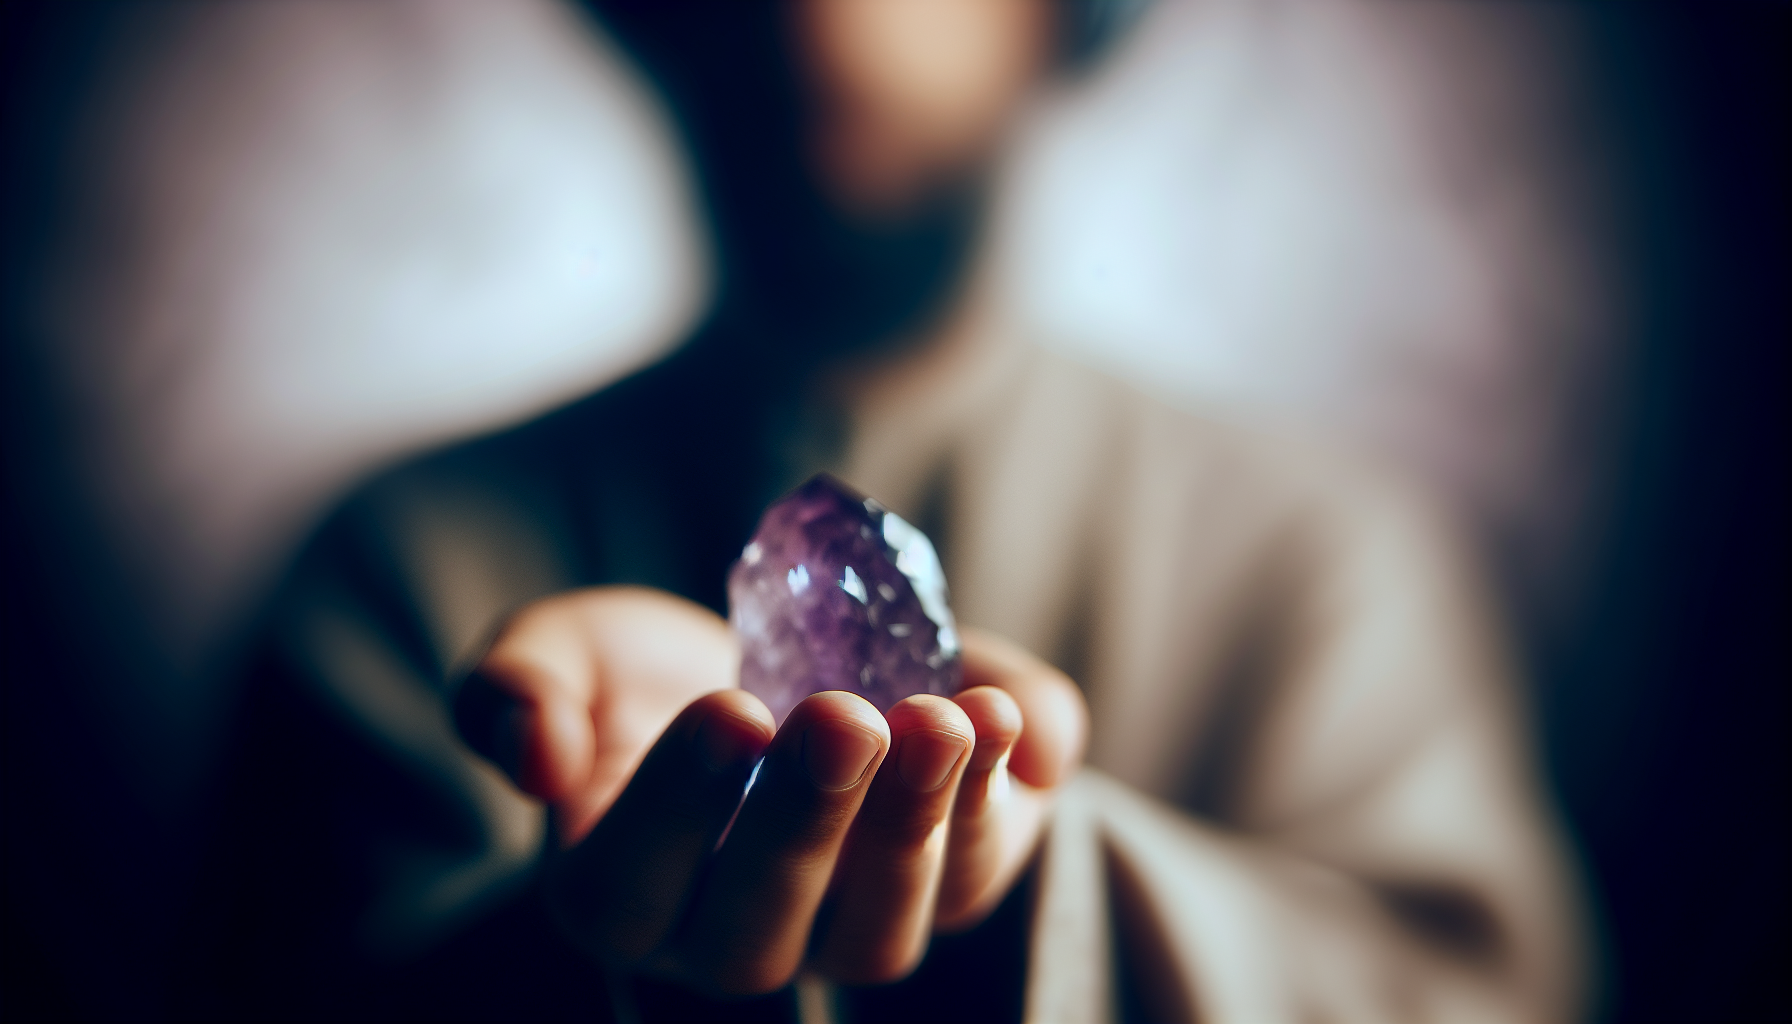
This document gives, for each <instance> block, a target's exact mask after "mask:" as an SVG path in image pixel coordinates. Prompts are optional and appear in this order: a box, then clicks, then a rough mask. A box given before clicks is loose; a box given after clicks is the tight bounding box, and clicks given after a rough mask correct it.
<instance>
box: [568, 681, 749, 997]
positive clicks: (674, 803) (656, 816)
mask: <svg viewBox="0 0 1792 1024" xmlns="http://www.w3.org/2000/svg"><path fill="white" fill-rule="evenodd" d="M771 738H772V717H771V713H770V712H769V711H767V710H766V708H765V705H764V704H762V703H761V702H760V701H759V699H758V698H757V697H754V696H752V695H751V694H748V693H745V692H742V691H740V690H725V691H722V692H720V693H713V694H710V695H708V696H706V697H701V698H699V699H698V700H696V701H694V702H692V704H691V705H690V706H689V707H687V708H686V709H685V710H684V711H683V712H681V713H680V714H679V715H678V717H677V718H675V719H673V721H672V724H671V725H670V726H669V727H667V729H666V731H665V734H664V735H662V736H661V737H660V739H659V741H658V742H657V743H655V744H654V745H653V747H652V749H651V750H649V751H648V754H647V757H646V759H645V760H643V761H642V762H641V767H640V768H639V769H638V770H637V771H636V772H635V775H634V778H633V779H632V780H631V781H630V782H629V784H628V786H627V788H625V789H624V790H623V791H622V795H621V796H620V797H618V798H617V800H616V802H615V804H614V805H613V806H611V808H610V809H609V812H608V813H607V814H605V815H604V817H603V819H602V820H601V821H599V822H598V823H597V825H596V826H595V827H594V828H593V829H592V831H591V834H590V835H589V836H587V837H586V838H585V840H584V842H582V843H580V844H579V845H578V846H577V847H575V848H574V849H572V850H570V851H567V853H566V854H564V855H563V856H561V857H560V858H558V859H557V860H556V861H555V863H554V865H553V867H552V869H551V871H550V876H549V877H550V881H549V885H550V903H551V905H552V906H553V908H554V911H555V913H556V915H557V916H558V917H559V918H560V920H561V923H562V924H563V925H564V926H565V927H566V929H567V931H568V932H569V933H570V934H571V935H573V936H574V937H575V938H577V939H578V940H579V942H580V943H581V944H582V945H583V946H584V947H585V948H586V949H587V950H588V951H590V952H592V953H593V954H595V955H597V956H599V957H601V958H604V959H606V960H608V961H610V962H613V963H621V964H624V965H633V964H636V963H639V962H640V961H641V960H642V959H643V958H644V957H647V956H648V954H649V953H650V952H652V951H653V950H654V949H655V948H656V947H658V946H660V945H661V944H662V943H663V942H665V940H666V938H667V936H668V935H669V934H670V933H671V931H672V929H673V926H674V925H675V924H676V923H677V921H678V918H679V915H680V913H681V912H682V911H683V908H684V906H685V904H686V902H687V900H688V898H689V895H690V893H691V891H692V889H693V886H694V884H695V881H696V879H697V876H698V874H699V872H700V871H701V869H702V866H703V863H704V861H705V860H706V859H707V858H708V856H709V854H710V852H711V851H712V850H714V849H715V844H716V841H717V839H719V838H720V837H721V835H722V830H723V829H724V828H726V827H727V825H728V819H729V818H730V817H732V816H733V814H734V811H735V808H736V806H737V805H738V804H739V802H740V795H741V791H742V790H743V789H744V788H745V787H746V783H747V778H748V775H749V774H750V773H751V772H752V769H753V765H754V764H755V763H756V762H757V761H758V760H759V757H760V755H761V754H762V753H763V752H764V750H765V748H766V745H767V744H768V743H769V742H770V741H771Z"/></svg>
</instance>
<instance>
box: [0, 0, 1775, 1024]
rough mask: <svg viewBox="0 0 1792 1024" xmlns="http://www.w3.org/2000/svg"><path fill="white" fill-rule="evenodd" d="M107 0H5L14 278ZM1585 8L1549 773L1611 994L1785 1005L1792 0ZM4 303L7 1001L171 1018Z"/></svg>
mask: <svg viewBox="0 0 1792 1024" xmlns="http://www.w3.org/2000/svg"><path fill="white" fill-rule="evenodd" d="M96 10H97V11H98V12H99V13H95V12H96ZM107 10H108V8H106V7H100V8H92V7H89V8H85V9H83V10H82V11H81V12H80V13H77V14H69V13H67V12H66V11H63V12H62V13H57V14H53V15H52V14H46V13H45V8H43V7H41V6H23V5H20V4H17V3H6V4H5V5H4V6H0V118H3V119H4V122H3V123H0V161H3V162H0V214H3V218H4V219H3V220H0V246H3V247H4V249H3V252H0V275H3V278H0V296H4V297H5V298H6V299H8V300H12V299H16V298H17V296H18V295H19V294H21V291H23V290H26V289H29V287H30V282H31V277H32V273H31V271H32V266H33V262H32V261H33V258H34V253H36V252H37V251H39V250H38V249H37V245H38V242H39V240H40V239H41V233H42V231H43V230H44V229H45V227H46V225H47V223H49V220H48V219H47V218H49V219H53V213H54V197H55V194H56V187H55V186H56V180H57V179H56V174H57V167H58V154H59V152H60V151H59V149H58V145H59V139H60V138H61V136H60V134H59V132H60V131H61V128H60V126H61V125H62V124H64V122H65V121H66V117H65V114H66V112H67V111H68V110H69V109H71V107H72V106H73V105H78V102H79V97H80V95H81V94H82V92H83V90H84V89H85V88H86V87H87V86H89V85H90V84H91V82H92V80H93V70H92V69H93V68H94V67H96V66H98V65H100V64H103V60H101V59H100V57H99V55H100V54H103V53H104V52H105V51H106V41H107V40H108V39H109V38H113V37H114V34H115V32H116V25H117V21H118V19H117V18H115V17H113V16H112V15H111V14H108V13H106V12H107ZM1584 12H1585V14H1586V15H1587V25H1588V29H1589V31H1588V35H1587V43H1588V47H1587V53H1588V62H1587V66H1586V70H1587V75H1588V79H1589V82H1590V84H1591V86H1592V89H1593V101H1594V102H1593V110H1594V112H1595V115H1596V116H1595V117H1594V123H1593V124H1592V125H1591V132H1592V134H1593V136H1594V138H1592V139H1591V140H1590V141H1592V142H1593V143H1594V144H1595V145H1596V146H1598V147H1601V148H1602V149H1603V150H1604V152H1605V155H1606V162H1607V163H1609V166H1610V167H1611V168H1613V170H1614V174H1613V178H1614V185H1615V192H1614V194H1613V195H1612V196H1611V200H1612V202H1613V205H1614V210H1615V213H1616V217H1615V223H1616V225H1617V230H1616V234H1615V237H1614V238H1613V239H1612V243H1613V253H1614V257H1615V260H1616V264H1617V267H1618V270H1619V272H1620V277H1621V280H1622V282H1623V288H1624V300H1625V302H1626V304H1627V310H1628V312H1627V325H1628V327H1627V330H1626V332H1625V336H1624V337H1623V339H1622V341H1623V345H1622V348H1621V351H1620V353H1619V357H1618V361H1617V367H1616V372H1617V374H1618V378H1619V379H1618V381H1617V387H1616V391H1617V394H1618V396H1619V401H1618V403H1617V406H1616V408H1617V412H1616V414H1615V416H1616V419H1615V422H1614V423H1613V424H1612V425H1611V433H1612V436H1613V437H1614V438H1615V442H1614V444H1613V446H1612V452H1613V454H1612V459H1613V462H1612V465H1611V467H1610V472H1608V473H1607V474H1605V476H1604V479H1605V481H1606V493H1605V494H1604V495H1603V501H1602V502H1601V503H1600V506H1599V509H1600V510H1599V512H1598V513H1597V515H1598V522H1597V524H1596V528H1595V529H1594V530H1593V531H1591V536H1593V537H1594V538H1595V550H1594V551H1593V552H1592V571H1591V574H1590V581H1589V584H1588V586H1587V588H1586V590H1585V591H1584V593H1583V595H1582V597H1581V599H1580V600H1579V601H1578V602H1577V604H1576V606H1575V610H1574V611H1573V612H1572V614H1570V615H1569V616H1568V617H1567V618H1566V619H1564V620H1562V621H1560V622H1558V623H1557V624H1556V625H1555V626H1554V627H1552V628H1550V629H1549V630H1547V631H1546V632H1545V633H1543V634H1542V635H1540V636H1538V637H1536V638H1535V639H1534V642H1533V643H1532V646H1531V652H1530V653H1531V656H1532V663H1533V668H1534V675H1535V678H1536V680H1537V691H1536V693H1537V698H1536V703H1537V707H1538V710H1539V713H1540V715H1541V717H1542V721H1543V726H1544V741H1545V754H1546V758H1547V764H1548V770H1549V773H1550V776H1551V778H1552V780H1553V782H1554V784H1555V786H1556V790H1557V794H1558V798H1559V800H1560V801H1561V803H1562V806H1563V808H1564V810H1565V811H1566V813H1567V816H1568V818H1569V821H1570V826H1571V828H1572V830H1573V832H1574V834H1575V837H1576V840H1577V842H1578V844H1579V847H1580V850H1581V853H1582V857H1583V860H1584V863H1585V867H1586V871H1587V875H1588V877H1589V879H1590V883H1591V887H1592V889H1593V896H1594V900H1595V903H1596V907H1597V910H1598V913H1599V918H1600V921H1601V928H1602V933H1603V934H1602V945H1603V951H1604V953H1603V955H1604V960H1605V963H1604V979H1605V980H1604V986H1603V1001H1602V1007H1603V1013H1602V1016H1604V1017H1605V1018H1606V1019H1610V1020H1613V1021H1645V1020H1676V1021H1686V1020H1732V1021H1742V1020H1769V1019H1782V1018H1785V1017H1787V1016H1789V1015H1792V1014H1789V1013H1788V1011H1787V1005H1788V999H1787V996H1786V994H1785V992H1784V990H1783V981H1784V979H1785V978H1786V976H1787V970H1786V967H1787V963H1788V958H1787V925H1786V920H1787V913H1788V907H1787V886H1786V876H1787V874H1788V865H1792V850H1788V844H1787V835H1786V832H1787V828H1786V826H1787V817H1788V810H1789V808H1788V791H1787V781H1786V780H1787V779H1788V778H1789V777H1792V771H1789V770H1788V769H1789V768H1792V766H1789V765H1788V764H1787V763H1786V762H1787V760H1788V758H1787V740H1788V729H1787V725H1788V722H1787V706H1786V695H1787V689H1788V684H1789V683H1792V671H1789V670H1788V669H1789V667H1792V666H1789V665H1788V658H1787V639H1786V637H1787V634H1788V632H1789V631H1792V614H1789V613H1792V601H1789V599H1788V595H1789V589H1792V588H1789V587H1788V581H1789V580H1792V562H1789V559H1788V550H1787V541H1786V536H1787V533H1788V527H1789V526H1792V510H1789V509H1788V507H1787V500H1786V497H1787V496H1786V491H1787V487H1786V478H1787V475H1788V474H1787V468H1788V459H1787V445H1786V438H1787V437H1788V436H1789V435H1792V431H1789V430H1788V425H1787V423H1786V407H1787V392H1788V388H1787V384H1788V373H1787V366H1786V362H1787V360H1786V355H1787V350H1788V348H1789V347H1792V324H1789V323H1788V316H1787V312H1788V291H1789V290H1792V263H1789V260H1788V238H1789V236H1792V230H1789V223H1788V221H1789V213H1788V193H1789V192H1792V166H1788V163H1789V162H1788V160H1787V148H1788V137H1787V136H1788V123H1789V122H1792V110H1789V109H1788V102H1787V99H1788V97H1789V96H1792V81H1788V79H1789V77H1792V74H1789V70H1792V5H1786V4H1756V5H1741V4H1731V5H1702V6H1694V5H1690V4H1689V5H1677V6H1668V5H1657V6H1648V5H1631V4H1617V3H1612V4H1589V5H1586V6H1585V7H1584ZM14 308H15V307H13V306H12V305H11V303H10V301H9V303H8V307H7V309H8V313H9V314H10V313H11V311H12V310H13V309H14ZM4 323H5V325H6V327H7V329H8V333H7V336H6V337H5V338H4V339H0V343H3V344H4V357H5V358H4V361H3V362H0V367H4V372H5V374H6V376H7V379H6V380H5V381H4V382H0V383H3V386H4V391H3V392H0V395H3V400H4V403H5V406H6V408H5V409H4V410H3V413H4V415H3V416H0V429H4V430H5V431H6V435H7V436H6V437H5V438H4V442H5V446H4V451H5V457H6V460H7V465H6V466H5V481H6V492H5V495H4V502H5V504H4V511H3V515H4V517H5V518H4V519H3V520H0V554H3V555H4V561H0V586H3V587H4V593H3V594H0V771H3V773H4V774H3V775H0V800H3V803H0V856H3V857H4V860H3V861H0V881H3V883H4V890H3V892H0V896H3V902H0V915H3V916H0V944H3V947H0V1015H3V1016H4V1017H5V1018H7V1019H24V1018H27V1017H31V1018H43V1017H73V1016H117V1015H132V1016H154V1015H155V1013H156V1006H157V1004H158V1001H159V997H158V996H157V995H156V992H157V988H158V986H157V983H156V980H155V977H154V975H155V974H156V972H157V970H158V969H159V968H157V966H156V963H157V959H156V956H155V952H156V951H155V950H154V949H151V948H148V947H147V946H146V945H145V943H147V942H153V937H154V934H155V933H156V932H157V931H158V929H157V928H156V927H155V923H156V922H157V921H158V919H159V918H160V917H161V916H164V915H166V914H167V913H169V911H168V908H166V907H165V906H164V905H163V903H162V902H161V901H160V900H159V894H158V893H157V892H156V891H155V889H156V884H157V883H156V879H158V878H159V877H163V875H164V872H165V871H167V870H168V869H169V867H170V865H166V864H163V863H160V862H159V861H158V858H164V857H171V856H173V855H174V853H175V852H176V851H178V850H179V849H180V848H181V845H182V844H180V843H179V842H166V841H161V840H159V839H158V838H157V836H156V835H155V833H158V832H162V833H165V832H166V831H167V830H169V829H170V828H177V827H178V824H175V825H171V824H170V823H169V822H166V821H159V820H157V819H156V817H155V815H153V814H152V813H150V812H149V811H148V810H147V809H145V808H140V807H134V806H133V805H132V804H131V802H130V801H129V799H128V798H126V797H123V796H121V795H120V794H123V793H126V792H128V788H127V787H123V786H120V785H118V784H117V782H118V780H116V779H112V778H110V777H109V775H108V773H109V772H116V771H117V769H116V768H115V767H111V765H112V762H111V761H110V760H109V759H108V758H107V757H106V756H104V751H99V752H98V756H92V755H93V752H92V751H86V750H84V749H83V748H84V747H89V746H92V745H93V744H95V743H98V742H100V741H99V740H97V739H96V736H97V735H98V734H97V733H96V732H95V731H94V730H92V729H90V728H89V727H88V726H87V725H85V724H84V723H86V722H87V721H89V720H90V719H91V718H92V717H93V715H94V711H95V709H94V708H93V707H91V706H90V705H91V703H92V702H95V701H102V700H104V699H105V696H104V695H105V694H106V693H107V689H106V687H105V685H104V684H103V682H97V681H95V680H94V679H92V678H86V677H92V676H95V675H96V674H104V673H105V672H106V671H107V670H106V669H105V668H103V666H104V664H105V661H106V652H105V650H104V648H105V644H104V643H103V641H102V642H100V643H97V644H96V643H94V642H92V641H88V642H86V644H85V645H83V641H82V640H81V638H80V637H78V636H71V635H68V634H66V633H64V632H60V631H59V630H60V627H59V626H58V625H57V623H56V621H55V619H56V617H55V615H54V614H53V604H52V602H50V601H49V600H48V599H47V596H46V591H47V589H49V588H52V587H53V579H54V578H55V577H57V576H58V573H57V566H56V559H57V558H58V557H61V556H57V555H54V554H51V553H50V552H52V551H53V550H54V549H52V548H49V547H47V546H46V545H45V543H44V541H43V538H44V533H43V531H44V530H45V529H46V528H47V527H46V522H45V519H44V518H42V509H43V504H42V502H41V501H40V500H39V497H40V496H38V495H34V494H26V493H23V492H22V489H21V486H20V484H21V481H22V480H25V479H33V478H35V477H34V475H33V474H29V473H27V469H29V467H28V466H26V465H25V463H28V462H30V461H31V460H32V459H33V458H34V456H37V455H40V454H41V452H42V450H43V449H42V446H41V445H40V443H39V441H40V439H39V438H37V437H35V436H33V435H32V430H33V429H34V428H33V427H32V426H31V424H34V423H39V422H42V421H41V420H39V419H37V418H36V416H35V414H33V413H32V412H31V411H30V410H31V409H32V407H33V406H34V405H35V404H37V402H38V400H39V399H40V398H41V396H39V395H36V394H34V393H33V392H32V391H31V389H30V387H29V386H28V383H27V382H28V381H29V380H30V379H31V376H32V374H31V368H30V367H29V365H28V364H27V362H26V361H25V360H26V358H27V357H26V355H25V353H24V346H23V345H22V344H21V339H20V338H18V337H17V336H16V334H17V332H16V331H15V330H13V328H14V327H15V326H16V323H17V322H16V320H15V319H14V318H12V317H11V316H10V315H9V316H8V317H7V319H6V320H5V321H4ZM55 528H56V529H58V530H60V531H62V532H64V533H65V534H66V533H67V531H69V530H71V529H75V527H71V526H70V524H68V523H66V522H61V523H58V524H57V525H56V527H55ZM84 647H85V650H84ZM71 652H81V656H80V657H74V658H72V659H71V657H70V654H71ZM83 665H85V666H86V667H82V666H83ZM84 679H85V681H84ZM129 920H136V921H139V922H143V921H147V922H149V927H147V928H142V927H138V928H132V927H130V926H128V925H121V924H119V923H118V922H122V921H129ZM167 924H168V926H169V928H170V929H171V928H172V927H174V925H175V924H176V922H172V921H170V922H167Z"/></svg>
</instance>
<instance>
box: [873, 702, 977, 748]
mask: <svg viewBox="0 0 1792 1024" xmlns="http://www.w3.org/2000/svg"><path fill="white" fill-rule="evenodd" d="M884 719H885V720H886V721H887V722H889V725H890V735H891V737H892V742H894V741H895V739H898V738H900V737H902V736H905V735H907V734H908V733H911V732H919V731H924V730H925V731H931V732H944V733H950V734H952V735H954V736H959V737H962V738H963V739H964V741H965V742H966V743H967V744H969V743H973V742H975V741H976V738H977V727H976V723H974V722H973V721H972V720H971V716H970V715H969V714H967V713H966V712H965V710H964V708H962V707H960V706H959V705H958V704H957V703H956V702H955V701H952V700H948V699H947V698H945V697H939V696H935V695H934V694H931V693H917V694H915V695H914V696H912V697H908V698H905V699H904V700H902V701H900V702H898V703H897V704H896V706H895V707H893V708H891V709H890V710H889V711H888V712H885V714H884Z"/></svg>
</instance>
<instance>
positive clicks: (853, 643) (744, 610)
mask: <svg viewBox="0 0 1792 1024" xmlns="http://www.w3.org/2000/svg"><path fill="white" fill-rule="evenodd" d="M817 584H821V585H817ZM728 621H729V623H730V624H732V625H733V627H734V631H735V633H736V634H737V635H739V637H740V643H741V666H740V684H741V686H742V688H744V689H746V690H747V691H748V692H749V693H752V694H754V695H756V696H757V697H759V698H760V699H761V700H763V701H765V703H766V706H767V707H769V708H770V709H771V712H772V715H773V716H774V717H775V718H776V719H777V721H778V724H780V725H782V724H783V722H784V717H785V716H786V715H788V714H789V713H790V709H791V708H794V707H796V705H797V704H798V703H799V702H801V701H802V699H803V698H804V697H807V696H809V695H810V694H811V693H819V692H821V691H822V690H849V691H851V692H853V693H856V694H858V695H859V696H861V697H864V698H865V699H866V700H868V701H870V702H871V703H872V704H875V705H876V706H877V709H878V710H879V711H888V710H889V709H890V708H891V707H892V706H894V705H895V704H896V703H897V702H898V701H901V700H902V699H903V698H905V697H909V696H912V695H914V694H917V693H935V694H940V695H942V696H948V697H949V696H951V695H953V694H955V693H957V692H958V690H959V688H960V687H961V686H962V685H963V679H964V672H963V665H962V664H961V661H960V659H959V639H958V626H957V623H955V622H954V621H953V618H952V609H951V608H950V607H948V606H947V604H946V575H945V572H944V570H943V569H941V567H940V560H939V556H938V554H937V553H935V551H934V549H933V544H932V542H930V541H929V540H928V539H927V535H926V534H924V533H922V532H921V531H920V530H918V529H916V528H915V527H913V526H911V525H909V524H908V523H907V522H904V521H903V519H902V518H901V517H900V516H898V515H896V514H895V513H894V512H891V511H889V510H888V509H886V508H884V507H883V506H882V505H879V504H878V503H877V502H875V501H872V500H870V499H868V498H866V497H864V496H863V495H861V494H858V493H857V492H855V491H853V490H852V489H851V488H850V487H847V486H846V485H845V484H843V483H841V482H840V481H838V480H836V479H834V478H833V477H831V476H828V475H827V474H825V473H823V474H820V475H817V476H815V477H813V478H811V479H810V480H809V482H808V483H805V484H803V485H802V486H801V487H799V488H797V489H796V490H794V491H792V492H791V493H789V494H788V495H785V496H784V497H783V498H781V499H779V500H778V501H777V502H775V503H773V505H772V506H771V507H770V508H768V509H766V510H765V515H764V516H762V517H761V518H760V520H759V530H758V532H757V533H755V534H754V535H753V539H752V541H751V542H750V543H748V544H747V546H746V549H745V550H743V551H742V552H741V557H740V561H738V562H736V563H734V568H733V569H732V570H730V571H729V573H728Z"/></svg>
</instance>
